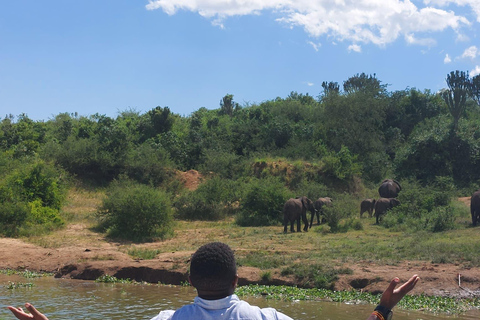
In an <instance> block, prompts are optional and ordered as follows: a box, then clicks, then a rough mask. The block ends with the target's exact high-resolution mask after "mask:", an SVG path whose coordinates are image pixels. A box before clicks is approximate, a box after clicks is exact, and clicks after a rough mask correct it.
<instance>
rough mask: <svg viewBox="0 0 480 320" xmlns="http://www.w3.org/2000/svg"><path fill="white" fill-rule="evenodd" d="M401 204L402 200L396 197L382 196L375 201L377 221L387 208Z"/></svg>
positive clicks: (376, 221) (377, 221)
mask: <svg viewBox="0 0 480 320" xmlns="http://www.w3.org/2000/svg"><path fill="white" fill-rule="evenodd" d="M398 205H400V201H399V200H398V199H395V198H380V199H378V200H377V201H376V203H375V223H376V224H378V223H379V221H380V216H382V215H384V214H385V213H386V212H387V210H390V209H392V208H393V207H396V206H398Z"/></svg>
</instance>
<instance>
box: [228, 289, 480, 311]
mask: <svg viewBox="0 0 480 320" xmlns="http://www.w3.org/2000/svg"><path fill="white" fill-rule="evenodd" d="M236 294H237V295H239V296H263V297H265V298H266V299H277V300H288V301H293V300H313V301H315V300H316V301H322V300H323V301H332V302H342V303H354V304H362V303H369V304H377V303H378V301H379V300H380V295H378V294H377V295H375V294H371V293H366V292H360V291H355V290H351V291H331V290H326V289H302V288H297V287H289V286H265V285H248V286H242V287H238V288H237V290H236ZM397 308H402V309H405V310H419V311H427V312H432V313H448V314H459V313H462V312H465V311H467V310H470V309H480V299H479V298H472V299H465V298H454V297H436V296H426V295H407V296H405V297H404V298H403V299H402V300H401V301H400V302H399V303H398V305H397Z"/></svg>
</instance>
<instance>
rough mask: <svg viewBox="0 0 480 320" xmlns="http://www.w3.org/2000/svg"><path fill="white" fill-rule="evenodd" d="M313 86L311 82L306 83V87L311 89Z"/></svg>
mask: <svg viewBox="0 0 480 320" xmlns="http://www.w3.org/2000/svg"><path fill="white" fill-rule="evenodd" d="M314 85H315V84H314V83H313V82H307V86H309V87H313V86H314Z"/></svg>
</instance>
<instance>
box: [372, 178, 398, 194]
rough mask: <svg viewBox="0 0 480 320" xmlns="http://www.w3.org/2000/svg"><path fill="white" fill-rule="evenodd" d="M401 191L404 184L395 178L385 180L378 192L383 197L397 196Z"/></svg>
mask: <svg viewBox="0 0 480 320" xmlns="http://www.w3.org/2000/svg"><path fill="white" fill-rule="evenodd" d="M400 191H402V186H401V185H400V183H398V181H396V180H393V179H385V180H383V181H382V183H381V184H380V187H379V188H378V194H379V195H380V197H382V198H396V197H397V196H398V193H399V192H400Z"/></svg>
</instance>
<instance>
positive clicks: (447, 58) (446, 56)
mask: <svg viewBox="0 0 480 320" xmlns="http://www.w3.org/2000/svg"><path fill="white" fill-rule="evenodd" d="M450 62H452V58H450V56H449V55H448V53H447V54H446V55H445V58H444V59H443V63H445V64H447V63H450Z"/></svg>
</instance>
